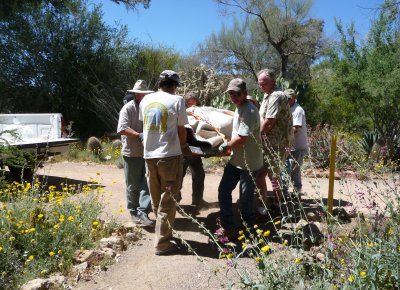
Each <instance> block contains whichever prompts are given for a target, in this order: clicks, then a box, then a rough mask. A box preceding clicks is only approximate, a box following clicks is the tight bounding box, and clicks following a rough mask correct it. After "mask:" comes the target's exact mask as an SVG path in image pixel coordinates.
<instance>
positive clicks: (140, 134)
mask: <svg viewBox="0 0 400 290" xmlns="http://www.w3.org/2000/svg"><path fill="white" fill-rule="evenodd" d="M138 139H139V141H140V142H142V143H143V133H139V135H138Z"/></svg>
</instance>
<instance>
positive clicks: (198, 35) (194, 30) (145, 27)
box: [93, 0, 383, 54]
mask: <svg viewBox="0 0 400 290" xmlns="http://www.w3.org/2000/svg"><path fill="white" fill-rule="evenodd" d="M93 3H101V4H102V5H103V11H104V20H105V21H106V23H108V24H110V25H113V24H114V23H120V24H126V25H127V26H128V30H129V37H130V38H132V39H137V40H139V41H141V42H143V43H151V44H153V45H154V46H155V47H157V46H158V45H163V46H167V47H173V48H175V49H176V50H177V51H179V52H181V53H184V54H185V53H190V51H191V50H192V49H193V48H195V47H196V45H197V44H198V43H200V42H202V41H204V40H205V39H206V38H207V37H208V36H209V35H211V33H213V32H218V31H219V30H220V29H221V27H222V25H229V23H230V21H231V20H230V18H229V17H228V16H222V15H221V11H219V10H218V6H217V4H216V3H215V2H213V1H212V0H169V1H167V0H152V1H151V5H150V8H149V9H144V8H142V7H139V9H138V11H127V10H126V8H125V7H124V6H123V5H117V4H115V3H113V2H112V1H110V0H93ZM381 3H383V0H315V1H314V6H313V8H312V11H311V16H312V17H314V18H318V19H322V20H324V21H325V28H324V33H325V35H326V36H329V37H334V36H335V35H336V34H335V33H336V32H335V25H334V18H335V17H336V18H338V19H340V20H341V21H342V22H343V23H344V24H350V23H351V21H354V23H355V25H356V30H357V31H358V32H359V33H360V36H361V37H362V36H363V35H365V34H366V32H367V31H368V28H369V23H370V19H371V18H373V17H375V16H376V10H373V9H370V8H376V7H378V6H379V4H381Z"/></svg>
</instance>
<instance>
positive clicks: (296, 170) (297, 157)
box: [282, 149, 308, 193]
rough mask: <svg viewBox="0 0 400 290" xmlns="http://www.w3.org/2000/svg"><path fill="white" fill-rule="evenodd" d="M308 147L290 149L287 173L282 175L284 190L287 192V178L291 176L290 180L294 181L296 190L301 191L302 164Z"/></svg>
mask: <svg viewBox="0 0 400 290" xmlns="http://www.w3.org/2000/svg"><path fill="white" fill-rule="evenodd" d="M307 151H308V150H307V149H301V150H292V151H290V155H289V157H288V158H287V159H286V162H285V165H286V173H287V174H286V175H287V176H284V175H282V183H283V191H284V193H287V191H288V184H289V181H288V180H287V179H288V177H289V176H290V180H291V181H292V183H293V187H294V190H295V191H298V192H300V191H301V189H302V187H303V184H302V182H301V166H302V165H303V159H304V156H305V155H306V154H307Z"/></svg>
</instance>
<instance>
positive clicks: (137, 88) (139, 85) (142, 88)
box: [127, 80, 154, 94]
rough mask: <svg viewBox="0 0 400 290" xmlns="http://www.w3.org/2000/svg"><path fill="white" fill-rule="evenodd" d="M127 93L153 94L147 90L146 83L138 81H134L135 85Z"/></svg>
mask: <svg viewBox="0 0 400 290" xmlns="http://www.w3.org/2000/svg"><path fill="white" fill-rule="evenodd" d="M127 92H130V93H142V94H149V93H154V91H151V90H149V89H148V88H147V84H146V81H144V80H138V81H136V83H135V85H134V86H133V89H132V90H127Z"/></svg>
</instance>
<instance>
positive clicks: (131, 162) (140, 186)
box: [123, 156, 151, 216]
mask: <svg viewBox="0 0 400 290" xmlns="http://www.w3.org/2000/svg"><path fill="white" fill-rule="evenodd" d="M123 158H124V173H125V183H126V201H127V208H128V211H129V213H130V214H131V215H132V216H133V215H137V214H140V213H146V214H147V213H149V211H150V208H151V200H150V193H149V188H148V186H147V180H146V167H145V162H144V159H143V158H142V157H128V156H123Z"/></svg>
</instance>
